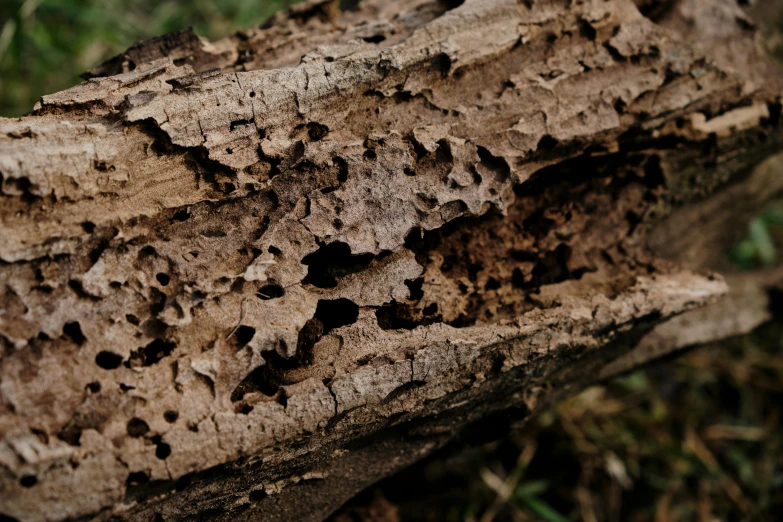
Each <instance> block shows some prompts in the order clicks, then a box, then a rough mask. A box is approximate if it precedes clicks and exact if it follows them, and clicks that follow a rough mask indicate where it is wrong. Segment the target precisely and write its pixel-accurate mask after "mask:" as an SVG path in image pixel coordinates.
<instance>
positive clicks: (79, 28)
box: [0, 0, 291, 117]
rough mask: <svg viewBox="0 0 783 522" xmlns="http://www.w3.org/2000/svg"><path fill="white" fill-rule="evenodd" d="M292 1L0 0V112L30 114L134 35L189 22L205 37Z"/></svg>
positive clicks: (250, 21)
mask: <svg viewBox="0 0 783 522" xmlns="http://www.w3.org/2000/svg"><path fill="white" fill-rule="evenodd" d="M289 3H291V2H290V0H189V1H187V2H185V1H181V0H135V1H134V2H128V1H126V0H2V1H0V116H6V117H9V116H20V115H22V114H25V113H27V112H29V111H30V110H31V109H32V108H33V105H34V104H35V102H36V101H38V99H39V98H40V97H41V96H42V95H44V94H48V93H52V92H57V91H60V90H62V89H65V88H68V87H71V86H73V85H76V84H77V83H79V82H80V81H81V80H80V78H79V74H80V73H82V72H84V71H86V70H87V69H90V68H91V67H93V66H95V65H97V64H99V63H100V62H102V61H103V60H105V59H107V58H110V57H111V56H114V55H116V54H118V53H120V52H122V51H124V50H125V49H126V48H128V47H129V46H130V45H131V44H133V43H134V42H136V41H138V40H142V39H145V38H150V37H153V36H157V35H160V34H164V33H167V32H170V31H175V30H178V29H184V28H186V27H193V28H194V29H195V31H196V32H197V33H198V34H200V35H202V36H206V37H208V38H210V39H216V38H220V37H223V36H226V35H228V34H231V33H232V32H233V31H235V30H237V29H239V28H242V27H249V26H252V25H258V24H260V23H262V22H263V21H264V20H266V19H267V18H269V16H271V15H272V14H274V13H275V12H276V11H278V10H280V9H282V8H283V7H285V6H286V5H288V4H289Z"/></svg>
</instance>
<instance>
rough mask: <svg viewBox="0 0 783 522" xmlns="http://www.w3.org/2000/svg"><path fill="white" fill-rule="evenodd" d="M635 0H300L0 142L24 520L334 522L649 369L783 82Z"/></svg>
mask: <svg viewBox="0 0 783 522" xmlns="http://www.w3.org/2000/svg"><path fill="white" fill-rule="evenodd" d="M637 3H638V6H637V5H636V4H635V3H634V2H632V1H630V0H607V1H605V0H589V1H587V0H586V1H582V2H566V1H558V0H550V1H546V0H523V1H521V2H514V1H510V0H492V1H488V0H487V1H476V0H467V1H465V2H464V3H461V2H447V1H427V0H405V1H401V2H396V3H389V2H381V1H377V0H365V1H362V2H358V3H354V2H343V4H342V7H341V6H340V4H339V3H338V2H336V1H317V2H307V3H305V4H301V5H298V6H295V7H293V8H292V9H291V10H290V11H289V12H288V13H287V14H280V15H278V16H276V17H275V18H274V19H272V20H271V21H270V22H269V23H268V24H266V25H265V26H264V27H261V28H254V29H249V30H246V31H243V32H240V33H238V34H237V35H235V36H232V37H229V38H226V39H224V40H221V41H218V42H207V41H204V40H202V39H200V38H198V37H197V36H195V35H194V34H193V33H192V32H190V31H183V32H181V33H176V34H173V35H168V36H164V37H160V38H156V39H153V40H150V41H146V42H141V43H139V44H137V45H135V46H133V47H132V48H130V49H129V50H128V51H127V52H126V53H124V54H123V55H121V56H118V57H116V58H114V59H112V60H110V61H108V62H106V63H105V64H102V65H101V66H98V67H97V68H95V69H93V70H92V71H90V72H89V73H88V74H87V78H88V79H87V81H86V82H85V83H83V84H81V85H79V86H76V87H74V88H72V89H68V90H66V91H63V92H60V93H56V94H52V95H48V96H44V97H43V98H42V99H41V101H40V103H39V104H37V105H36V107H35V109H34V110H33V112H32V113H31V114H30V115H28V116H25V117H23V118H14V119H0V176H2V177H1V179H0V181H1V182H2V184H1V185H0V187H1V191H0V202H1V204H0V223H1V224H2V227H0V346H2V348H3V350H2V351H1V352H0V354H1V355H2V359H0V512H2V514H3V516H4V517H5V519H10V520H14V519H17V520H20V521H43V520H58V521H59V520H113V521H136V520H139V521H141V520H144V521H149V520H154V521H174V520H257V519H259V518H260V519H264V520H266V519H269V520H278V519H279V520H321V519H323V518H325V517H326V516H328V515H329V513H331V512H332V511H333V510H334V509H336V508H337V507H338V506H339V505H340V504H341V503H342V502H344V501H345V500H346V499H348V498H350V496H352V495H353V494H355V493H356V492H357V491H360V490H361V489H363V488H365V487H366V486H368V485H369V484H371V483H373V482H374V481H376V480H378V479H379V478H381V477H383V476H386V475H388V474H389V473H392V472H393V471H395V470H398V469H400V468H402V467H404V466H406V465H408V464H410V463H412V462H414V461H416V460H417V459H420V458H421V457H423V456H424V455H426V454H427V453H429V452H431V451H432V450H434V449H436V448H437V447H440V446H442V445H443V444H445V443H446V442H447V441H448V440H449V439H450V438H452V437H453V436H454V434H455V433H457V432H459V431H460V430H461V429H464V428H465V427H467V426H474V427H475V426H481V423H482V422H483V421H484V420H485V419H487V418H488V417H490V416H497V415H502V416H504V418H508V419H517V420H518V419H524V418H526V417H527V416H529V415H530V414H532V413H534V412H535V411H536V409H537V408H538V407H540V406H541V405H542V404H545V403H546V402H547V401H550V400H552V399H554V398H556V397H558V396H562V395H564V394H568V393H572V392H574V391H576V390H578V389H580V387H583V386H585V385H587V384H590V383H592V382H594V381H595V380H596V379H598V378H600V377H601V376H602V375H609V374H611V373H615V372H616V371H623V370H625V369H628V368H629V367H632V366H634V365H637V364H640V363H642V362H644V360H646V358H645V357H640V358H637V359H634V358H633V353H640V352H632V351H631V350H632V349H634V347H636V346H637V345H639V342H640V340H641V339H643V338H645V335H647V334H648V332H650V331H651V330H652V329H653V328H654V327H656V325H659V324H661V323H663V326H661V327H660V328H664V327H665V325H666V323H665V322H666V321H667V320H668V319H669V318H672V317H674V316H677V315H678V314H680V313H683V312H687V311H689V310H693V309H697V308H699V307H701V306H703V305H706V304H708V303H713V302H715V301H717V300H718V299H719V298H720V297H721V296H723V295H724V294H725V293H726V291H727V286H726V283H725V281H724V280H723V278H722V277H721V276H719V275H717V274H715V273H710V272H706V271H705V269H716V268H717V269H720V268H721V267H719V266H716V265H715V264H714V263H713V262H712V260H714V259H716V258H717V257H718V256H719V255H720V252H721V249H722V248H724V243H723V242H724V241H725V236H722V235H720V234H719V233H717V232H716V233H712V232H711V233H709V234H706V232H705V234H700V233H699V231H698V229H694V228H693V227H695V226H703V227H704V230H705V231H707V230H710V231H711V230H713V229H712V228H710V226H711V225H714V227H719V226H722V227H723V230H726V229H727V228H731V227H732V226H735V227H741V226H742V220H743V219H746V218H747V217H748V216H747V214H748V212H749V210H752V209H753V208H757V207H758V205H761V204H763V202H764V201H766V200H767V199H769V198H771V197H772V196H774V195H775V194H776V193H778V192H779V191H780V189H779V187H778V186H777V185H776V183H777V184H778V185H779V184H780V181H779V177H777V176H775V175H774V171H769V170H767V171H763V168H764V165H762V166H760V167H758V168H756V167H757V166H758V165H759V164H760V163H761V162H762V160H763V159H764V158H765V157H767V156H769V155H770V154H771V153H772V152H773V151H776V150H777V149H778V148H779V146H780V142H781V131H780V128H779V120H780V112H781V104H780V99H779V94H780V85H781V83H780V74H779V71H778V70H777V68H776V67H775V66H774V65H773V64H772V63H771V62H770V61H768V60H767V58H766V57H765V56H764V55H763V53H762V52H761V51H760V48H759V46H758V45H756V44H757V42H756V39H757V36H758V35H757V32H756V31H755V29H754V25H753V22H752V20H751V19H750V18H749V17H748V16H747V14H746V13H745V12H744V11H743V10H742V9H741V8H740V7H739V6H738V5H737V3H736V2H733V1H729V0H709V1H697V0H681V1H676V2H655V1H653V2H649V1H644V2H642V1H640V2H637ZM759 172H761V174H759ZM765 172H766V173H765ZM759 176H761V179H768V180H770V181H769V182H768V183H765V184H761V185H759V184H758V183H755V182H754V180H756V181H757V180H758V179H760V178H759ZM764 176H766V177H764ZM737 194H752V195H753V198H754V199H752V201H753V206H748V205H737V208H736V209H735V208H734V205H732V204H731V202H732V201H733V199H732V198H735V197H737ZM715 209H718V211H719V212H720V218H719V219H717V220H716V222H715V223H714V224H711V223H709V222H708V220H707V218H708V217H709V215H710V212H713V211H715ZM708 211H709V212H708ZM694 216H701V217H702V219H701V220H699V219H696V218H695V217H694ZM705 216H706V217H705ZM715 230H718V228H715ZM701 238H705V240H704V241H701ZM759 314H762V315H763V311H760V312H759ZM717 315H719V314H717ZM757 316H758V317H760V315H757ZM757 316H754V317H757ZM743 324H744V325H746V326H747V327H750V325H752V324H756V323H754V320H748V321H747V322H746V323H743ZM728 330H731V332H734V333H736V332H737V329H736V328H733V329H727V335H728V334H729V333H728ZM650 335H653V334H650ZM646 339H648V341H646V342H649V339H650V337H646ZM656 346H657V348H656V351H655V353H654V354H653V355H655V356H660V355H664V354H666V353H670V352H671V351H674V350H676V349H679V348H681V347H682V346H683V343H681V342H670V343H668V344H666V343H659V344H658V345H656ZM661 347H662V348H661ZM648 358H649V357H648Z"/></svg>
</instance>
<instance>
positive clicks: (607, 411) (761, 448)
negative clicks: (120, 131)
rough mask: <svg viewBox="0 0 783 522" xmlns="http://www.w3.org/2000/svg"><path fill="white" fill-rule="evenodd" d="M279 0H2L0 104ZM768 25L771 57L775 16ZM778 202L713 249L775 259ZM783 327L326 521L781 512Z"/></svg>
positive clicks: (450, 463)
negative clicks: (151, 41)
mask: <svg viewBox="0 0 783 522" xmlns="http://www.w3.org/2000/svg"><path fill="white" fill-rule="evenodd" d="M289 3H292V2H291V0H190V1H187V2H186V1H183V0H136V1H134V2H128V1H126V0H0V116H18V115H22V114H24V113H27V112H29V111H30V110H31V109H32V107H33V105H34V104H35V102H36V101H37V100H38V99H39V98H40V96H41V95H43V94H46V93H51V92H56V91H58V90H62V89H65V88H67V87H70V86H72V85H74V84H76V83H78V82H79V81H80V79H79V77H78V75H79V73H81V72H83V71H85V70H87V69H89V68H91V67H93V66H95V65H96V64H98V63H100V62H101V61H103V60H105V59H107V58H109V57H111V56H113V55H115V54H117V53H119V52H121V51H123V50H124V49H126V48H127V47H128V46H130V45H131V44H132V43H134V42H135V41H138V40H141V39H144V38H149V37H152V36H156V35H160V34H163V33H166V32H169V31H174V30H178V29H183V28H185V27H189V26H190V27H193V28H194V29H195V30H196V32H197V33H198V34H200V35H202V36H206V37H208V38H210V39H213V40H214V39H217V38H220V37H223V36H226V35H228V34H230V33H231V32H233V31H235V30H236V29H239V28H241V27H248V26H252V25H257V24H260V23H262V22H263V21H264V20H266V19H267V18H268V17H269V16H270V15H272V14H273V13H274V12H275V11H277V10H279V9H281V8H284V7H285V6H286V5H288V4H289ZM780 20H781V23H780V24H778V25H779V30H778V31H775V32H774V33H772V34H770V35H768V42H769V47H770V48H771V49H772V51H773V55H775V56H778V57H780V58H781V59H783V36H781V35H783V16H782V17H780ZM781 245H783V203H780V202H779V203H777V204H775V205H771V206H769V207H767V208H765V209H764V210H763V211H762V212H760V214H759V215H758V217H757V218H756V219H755V220H754V221H753V222H751V223H750V225H749V226H748V231H747V235H746V237H745V239H743V240H742V241H740V242H739V243H737V244H736V245H735V246H734V247H733V248H732V249H731V251H730V252H728V253H727V255H729V257H730V258H731V259H732V261H733V262H734V263H735V265H736V266H737V268H738V269H745V270H748V269H756V268H763V267H767V266H773V265H779V264H780V263H781V261H783V254H781V251H782V250H783V249H781ZM782 334H783V326H781V325H780V324H770V325H767V326H765V327H764V328H761V329H759V330H758V331H756V332H754V333H753V334H752V335H748V336H745V337H742V338H740V339H734V340H731V341H729V342H726V343H721V344H720V345H715V346H707V347H701V348H699V349H697V350H694V351H692V352H690V353H689V354H686V355H685V356H683V357H680V358H676V359H673V360H671V361H664V362H659V363H655V364H653V365H651V366H649V367H647V368H645V369H643V370H639V371H636V372H634V373H631V374H629V375H625V376H623V377H619V378H615V379H613V380H611V381H610V382H608V383H606V384H604V385H601V386H594V387H591V388H589V389H587V390H585V391H584V392H583V393H581V394H579V395H578V396H576V397H573V398H570V399H568V400H565V401H563V402H561V403H560V404H558V405H555V406H553V407H552V408H551V409H550V410H548V411H547V412H545V413H544V414H543V415H541V416H539V417H538V418H537V419H534V420H532V421H531V422H530V423H529V424H528V426H527V427H526V428H525V430H523V431H522V432H518V433H514V434H512V435H510V436H509V437H507V438H505V439H503V440H500V441H494V442H491V443H488V444H484V445H478V446H471V447H468V449H465V447H460V448H459V449H457V450H455V449H454V448H451V449H449V448H447V449H445V450H444V451H442V452H440V453H439V454H437V455H435V456H434V457H432V458H429V459H427V460H425V461H424V462H421V463H419V464H417V465H415V466H413V467H412V468H411V469H409V470H405V471H403V472H402V473H400V474H398V475H397V476H393V477H390V478H389V479H386V480H385V481H383V482H382V483H380V484H379V485H378V486H377V487H375V488H372V489H370V490H368V491H366V492H365V493H363V494H362V495H360V496H359V497H357V498H356V499H354V500H353V501H351V502H349V503H348V504H347V505H346V507H345V508H344V509H343V510H342V512H341V513H338V514H337V515H336V516H335V519H336V520H341V521H342V520H375V521H378V522H381V521H387V522H394V521H397V520H422V521H424V520H426V521H433V522H434V521H441V520H447V521H455V522H456V521H463V520H465V521H476V522H489V521H491V520H520V521H524V520H545V521H549V522H565V521H576V520H584V521H586V522H598V521H611V522H621V521H622V522H624V521H631V522H633V521H655V522H668V521H696V522H714V521H717V520H721V521H724V520H725V521H728V520H737V521H745V520H747V521H751V520H780V519H783V493H782V492H783V430H781V408H783V344H782V343H781V335H782Z"/></svg>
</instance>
